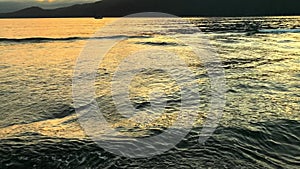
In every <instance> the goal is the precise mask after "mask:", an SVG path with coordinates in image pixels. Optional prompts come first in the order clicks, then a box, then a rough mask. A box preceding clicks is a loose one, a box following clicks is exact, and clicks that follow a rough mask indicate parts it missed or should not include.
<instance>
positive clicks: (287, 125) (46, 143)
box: [0, 16, 300, 169]
mask: <svg viewBox="0 0 300 169" xmlns="http://www.w3.org/2000/svg"><path fill="white" fill-rule="evenodd" d="M116 20H117V18H105V19H102V20H95V19H78V18H72V19H4V20H0V25H1V26H0V30H1V31H0V60H1V62H0V72H1V73H0V82H1V87H0V89H1V90H0V106H1V109H0V139H1V141H0V168H101V169H102V168H288V169H290V168H295V169H296V168H299V166H300V153H299V152H300V146H299V145H300V17H299V16H293V17H247V18H185V19H184V20H185V21H189V22H190V23H192V24H193V25H195V26H196V27H197V28H198V29H199V30H200V31H201V33H200V34H201V36H199V33H198V32H197V33H195V32H193V31H191V32H187V34H189V35H191V36H190V37H191V39H190V41H191V42H192V41H194V40H195V38H203V39H205V40H204V41H203V39H202V40H199V44H198V45H199V47H201V45H202V46H203V44H204V43H203V42H205V44H206V45H207V46H206V47H207V48H208V50H211V51H213V54H214V55H216V56H217V57H218V58H219V60H220V62H221V67H222V68H223V69H224V72H225V81H226V83H225V84H224V86H225V88H226V92H225V98H226V104H225V106H224V110H223V115H222V117H221V119H220V122H219V124H218V127H217V128H216V131H215V132H214V134H213V135H212V136H211V137H210V138H209V139H208V140H207V141H206V143H205V144H204V145H203V144H199V143H198V137H199V135H200V133H201V129H202V127H203V124H204V121H205V119H206V117H207V115H208V114H209V98H210V94H209V92H208V91H209V89H210V87H211V83H210V80H211V79H209V76H208V73H207V71H206V69H205V65H204V64H203V62H202V60H201V59H199V57H197V56H196V55H195V54H194V53H193V52H192V51H191V49H190V48H189V47H188V46H187V45H184V44H183V43H182V42H180V41H179V40H176V39H174V38H172V37H170V36H167V35H169V34H175V35H176V34H180V33H182V32H186V31H187V30H186V29H185V28H186V27H184V22H182V20H180V19H173V20H168V22H166V23H167V24H166V23H162V22H161V20H160V19H158V18H151V19H149V18H132V19H131V20H130V22H120V23H121V24H120V23H119V24H118V25H114V26H112V27H111V29H108V30H109V32H106V33H107V34H106V35H101V36H98V35H97V36H94V33H96V32H97V31H98V30H101V29H103V28H104V27H105V25H107V24H109V23H112V22H114V21H116ZM178 20H179V21H178ZM132 25H134V30H133V29H130V28H131V27H130V26H132ZM146 27H150V28H151V29H150V30H151V31H148V30H146V29H145V28H146ZM116 32H117V33H116ZM136 32H137V34H135V33H136ZM113 33H116V34H117V36H112V34H113ZM196 34H197V35H196ZM127 35H129V36H127ZM93 36H94V37H93ZM90 37H93V39H92V41H93V40H101V39H114V38H124V37H126V39H124V40H122V41H121V42H120V43H118V44H117V45H115V46H114V47H113V48H111V49H110V51H109V53H107V55H106V56H105V57H104V58H103V61H102V62H101V63H100V64H99V67H98V69H97V75H96V78H95V79H96V80H95V88H96V90H95V100H96V101H97V103H98V106H99V108H100V109H101V111H102V113H103V114H104V116H105V118H106V119H107V121H108V122H109V123H110V124H111V126H112V127H113V128H116V129H118V130H119V131H120V133H121V134H122V136H127V137H151V136H154V135H159V134H160V133H162V132H163V131H164V130H165V129H166V128H168V127H169V126H171V124H172V122H174V118H176V117H177V116H178V113H180V110H179V109H180V108H179V107H180V103H179V102H180V94H179V93H180V92H179V91H180V89H179V88H178V84H176V81H174V80H172V78H171V77H170V76H169V75H168V74H166V73H165V72H163V71H160V70H155V69H145V70H144V71H142V72H140V73H138V74H136V76H135V77H134V79H133V80H132V82H131V85H130V86H129V87H128V90H129V92H130V95H129V96H130V101H131V103H130V104H132V105H133V106H134V107H135V108H136V109H139V110H141V111H144V112H149V111H150V112H151V103H150V101H149V92H150V91H152V90H155V89H156V88H157V87H159V88H161V89H162V91H163V92H164V93H165V95H166V96H167V99H168V100H167V103H168V104H167V105H166V106H165V107H164V108H165V110H162V112H163V113H162V114H161V115H160V116H158V117H156V119H155V120H152V121H150V122H148V123H146V124H142V123H138V122H136V121H134V120H136V119H134V118H125V117H122V116H121V114H120V112H118V111H117V109H116V105H115V102H114V101H113V99H112V96H113V94H112V92H111V81H112V79H113V77H114V74H115V72H116V70H117V69H118V65H120V63H121V62H122V61H123V60H124V59H125V58H126V56H128V55H130V54H132V53H133V52H134V51H139V50H144V49H151V48H153V47H157V48H159V49H161V50H169V51H173V52H174V53H176V54H178V55H179V56H180V57H181V58H182V60H184V61H185V63H186V65H187V66H188V68H189V69H190V70H191V71H192V72H193V74H195V79H194V82H195V83H197V84H198V86H199V88H197V91H196V92H198V93H199V95H200V98H201V101H200V104H199V107H198V109H197V111H196V114H197V116H196V117H195V121H194V122H193V124H192V129H191V131H190V132H189V133H188V134H187V135H186V137H185V138H184V139H182V141H181V142H180V143H179V144H177V145H175V146H174V148H172V149H170V150H169V151H166V152H164V153H163V154H160V155H157V156H153V157H149V158H137V159H134V158H126V157H121V156H117V155H115V154H113V153H111V152H108V151H106V150H105V149H103V148H101V147H99V146H98V145H97V144H96V143H95V142H93V141H92V139H91V138H90V137H88V136H87V134H86V132H85V130H84V129H83V127H82V126H81V125H80V123H79V121H78V116H77V114H76V112H75V108H76V106H75V105H74V101H73V97H72V79H73V74H74V69H75V66H76V62H77V59H78V57H79V56H80V54H81V52H82V51H83V49H84V47H85V46H86V45H87V44H88V41H89V39H90ZM100 45H101V43H100ZM164 64H166V65H167V64H168V63H164ZM133 69H134V66H132V67H127V68H126V71H133ZM181 73H182V72H176V71H175V74H176V75H178V76H179V77H180V78H181V80H184V78H185V77H182V76H180V74H181ZM116 93H117V94H121V93H118V90H117V91H116ZM155 113H157V112H152V114H155ZM140 117H142V118H144V119H149V118H152V117H151V113H150V115H149V114H147V113H143V114H141V115H140ZM182 127H183V128H184V127H185V126H184V125H182ZM179 130H180V128H179ZM128 146H129V147H130V146H132V145H128ZM141 153H142V152H141Z"/></svg>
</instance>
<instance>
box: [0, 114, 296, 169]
mask: <svg viewBox="0 0 300 169" xmlns="http://www.w3.org/2000/svg"><path fill="white" fill-rule="evenodd" d="M200 131H201V128H194V129H192V131H191V132H190V133H189V134H188V135H187V136H186V138H185V139H183V140H182V141H181V142H180V143H179V144H178V145H176V147H174V148H173V149H171V150H169V151H168V152H165V153H164V154H161V155H158V156H154V157H152V158H151V159H129V158H120V157H118V156H116V155H113V154H111V153H109V152H107V151H105V150H104V149H103V148H100V147H98V146H97V145H96V144H95V143H94V142H93V141H91V140H90V139H88V138H82V139H76V138H74V139H65V138H52V137H47V136H43V135H40V134H38V133H30V132H26V133H23V134H22V135H18V136H16V137H13V138H9V139H2V140H1V143H0V157H1V158H0V164H2V165H3V166H9V167H10V168H59V167H60V168H77V167H78V166H81V167H82V168H107V167H111V166H114V168H119V167H124V166H127V167H128V168H131V167H134V166H139V167H140V168H161V167H163V168H170V167H171V168H172V166H188V168H207V167H211V168H229V167H230V166H236V167H237V168H282V167H283V166H284V167H286V168H297V166H299V165H300V162H299V156H298V154H299V153H298V152H299V146H298V145H299V144H300V138H299V122H298V121H292V120H277V121H268V122H260V123H252V124H249V128H245V127H225V126H220V127H218V128H217V130H216V132H215V134H214V135H213V136H212V137H211V138H210V139H209V140H208V141H207V142H206V143H205V145H199V144H198V136H199V132H200ZM113 143H114V142H112V144H113ZM121 143H123V142H121V141H120V140H118V142H116V144H118V145H119V144H121ZM121 145H124V146H128V147H131V148H135V147H136V146H135V145H131V144H126V142H125V141H124V144H121ZM136 148H138V146H137V147H136ZM7 152H10V153H7ZM141 153H143V152H141ZM0 166H1V165H0ZM130 166H131V167H130ZM249 166H251V167H249ZM178 168H181V167H178Z"/></svg>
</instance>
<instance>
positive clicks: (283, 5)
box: [0, 0, 300, 18]
mask: <svg viewBox="0 0 300 169" xmlns="http://www.w3.org/2000/svg"><path fill="white" fill-rule="evenodd" d="M137 12H164V13H170V14H174V15H177V16H270V15H277V16H278V15H300V0H103V1H98V2H95V3H86V4H80V5H73V6H69V7H64V8H57V9H42V8H39V7H30V8H26V9H22V10H19V11H16V12H12V13H5V14H0V18H50V17H94V16H104V17H118V16H125V15H128V14H133V13H137Z"/></svg>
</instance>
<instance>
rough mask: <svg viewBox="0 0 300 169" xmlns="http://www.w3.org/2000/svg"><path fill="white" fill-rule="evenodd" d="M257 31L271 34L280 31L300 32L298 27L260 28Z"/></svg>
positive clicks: (279, 32)
mask: <svg viewBox="0 0 300 169" xmlns="http://www.w3.org/2000/svg"><path fill="white" fill-rule="evenodd" d="M258 32H259V33H273V34H281V33H300V29H261V30H258Z"/></svg>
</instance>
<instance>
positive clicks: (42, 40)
mask: <svg viewBox="0 0 300 169" xmlns="http://www.w3.org/2000/svg"><path fill="white" fill-rule="evenodd" d="M123 38H125V39H131V38H149V36H126V35H116V36H103V37H63V38H52V37H29V38H0V43H1V42H4V43H45V42H56V41H78V40H93V39H94V40H97V39H99V40H100V39H123Z"/></svg>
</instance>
